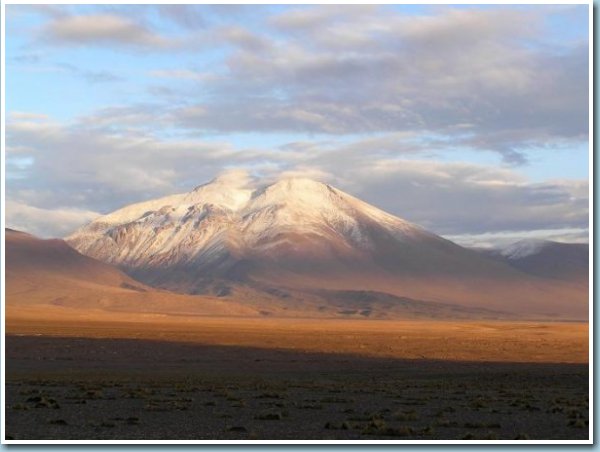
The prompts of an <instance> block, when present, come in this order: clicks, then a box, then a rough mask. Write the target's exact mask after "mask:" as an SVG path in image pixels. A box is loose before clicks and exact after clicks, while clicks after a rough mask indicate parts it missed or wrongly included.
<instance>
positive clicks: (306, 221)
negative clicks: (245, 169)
mask: <svg viewBox="0 0 600 452" xmlns="http://www.w3.org/2000/svg"><path fill="white" fill-rule="evenodd" d="M66 240H67V242H68V243H69V244H70V245H71V246H73V247H75V248H76V249H77V250H79V251H80V252H82V253H84V254H87V255H90V256H92V257H94V258H97V259H100V260H102V261H104V262H108V263H110V264H114V265H118V266H119V267H120V268H121V269H123V270H124V271H125V272H126V273H128V274H130V275H132V276H133V277H134V278H136V279H138V280H141V281H143V282H144V283H147V284H149V285H152V286H156V287H160V288H164V289H167V290H174V291H179V292H184V293H197V292H199V291H200V292H202V291H203V290H205V289H206V287H209V286H210V285H211V281H221V282H224V283H225V284H229V285H239V284H242V285H243V284H259V285H260V286H261V287H267V288H269V287H275V288H277V287H281V288H287V289H293V290H296V291H298V290H308V289H315V288H318V289H324V290H342V291H343V290H367V291H376V292H385V293H389V294H391V295H394V296H398V297H407V298H411V299H417V300H427V301H430V302H435V303H451V304H457V305H462V306H465V307H469V308H482V309H491V310H498V311H509V312H512V311H515V312H522V313H528V314H533V313H535V314H543V315H549V316H558V317H561V316H565V315H574V316H576V317H579V316H585V315H586V313H587V308H586V307H585V306H584V302H585V301H586V297H587V294H585V293H584V292H583V291H582V290H579V289H578V288H573V287H567V286H566V285H561V284H560V283H556V282H554V281H545V280H542V279H541V278H538V277H537V276H535V275H529V274H526V273H523V272H521V271H520V270H518V269H516V268H513V267H512V266H510V265H507V264H506V263H504V262H501V261H498V260H496V259H490V258H488V257H486V256H482V255H481V254H480V253H477V252H475V251H472V250H468V249H465V248H463V247H460V246H459V245H457V244H455V243H453V242H451V241H449V240H447V239H444V238H442V237H440V236H437V235H435V234H433V233H431V232H429V231H426V230H425V229H423V228H421V227H420V226H417V225H414V224H412V223H410V222H408V221H406V220H403V219H401V218H398V217H395V216H393V215H391V214H389V213H387V212H384V211H382V210H380V209H378V208H376V207H374V206H371V205H369V204H367V203H365V202H364V201H361V200H359V199H357V198H355V197H353V196H351V195H349V194H346V193H344V192H343V191H341V190H339V189H337V188H334V187H332V186H330V185H328V184H324V183H321V182H316V181H313V180H310V179H306V178H284V179H281V180H278V181H276V182H274V183H271V184H265V185H262V186H251V185H250V184H249V183H248V181H247V180H245V179H243V178H242V179H241V180H240V179H236V178H229V179H228V178H224V179H223V178H217V179H215V180H213V181H211V182H209V183H207V184H203V185H200V186H198V187H196V188H195V189H193V190H192V191H190V192H188V193H182V194H178V195H171V196H167V197H164V198H159V199H156V200H150V201H146V202H143V203H137V204H133V205H130V206H126V207H124V208H122V209H119V210H117V211H115V212H113V213H110V214H108V215H105V216H103V217H100V218H98V219H96V220H94V221H93V222H92V223H90V224H89V225H87V226H84V227H83V228H81V229H80V230H78V231H76V232H75V233H74V234H73V235H71V236H70V237H68V238H67V239H66Z"/></svg>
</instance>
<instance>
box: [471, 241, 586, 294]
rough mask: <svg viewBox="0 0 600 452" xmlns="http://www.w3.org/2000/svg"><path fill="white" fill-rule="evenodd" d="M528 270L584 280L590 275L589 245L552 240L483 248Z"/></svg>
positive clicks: (563, 278)
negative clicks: (489, 248)
mask: <svg viewBox="0 0 600 452" xmlns="http://www.w3.org/2000/svg"><path fill="white" fill-rule="evenodd" d="M482 252H484V253H486V254H487V255H489V256H492V257H494V258H496V259H499V260H502V261H504V262H506V263H508V264H509V265H511V266H512V267H514V268H516V269H519V270H521V271H523V272H525V273H529V274H532V275H536V276H539V277H542V278H549V279H561V280H565V281H574V282H577V281H579V282H581V283H582V284H585V285H587V281H588V278H589V245H588V244H585V243H559V242H553V241H550V240H521V241H519V242H516V243H513V244H511V245H509V246H507V247H504V248H501V249H493V250H485V251H482Z"/></svg>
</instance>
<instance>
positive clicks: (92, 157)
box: [7, 115, 589, 235]
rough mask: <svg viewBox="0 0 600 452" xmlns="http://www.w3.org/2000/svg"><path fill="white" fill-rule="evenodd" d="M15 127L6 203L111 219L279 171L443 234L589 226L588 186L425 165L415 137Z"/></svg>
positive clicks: (505, 171)
mask: <svg viewBox="0 0 600 452" xmlns="http://www.w3.org/2000/svg"><path fill="white" fill-rule="evenodd" d="M17 119H18V120H11V121H9V122H8V129H7V132H8V135H7V144H8V149H9V153H8V154H7V164H9V165H12V166H13V167H14V168H18V171H17V170H16V169H15V170H14V171H13V173H14V174H15V175H18V177H14V178H12V179H9V180H8V181H7V190H8V191H7V199H9V200H12V201H14V202H20V203H23V204H26V205H29V206H33V207H40V208H44V209H58V210H64V209H66V208H69V209H78V210H82V211H91V212H103V213H106V212H109V211H111V210H114V209H116V208H118V207H121V206H122V205H125V204H129V203H132V202H137V201H141V200H144V199H151V198H154V197H158V196H163V195H166V194H170V193H177V192H183V191H188V190H190V189H191V188H193V187H195V186H197V185H200V184H202V183H204V182H207V181H209V180H211V179H213V178H214V177H215V176H216V175H217V174H219V173H220V172H221V171H222V170H223V168H230V169H232V170H236V169H248V170H250V171H251V173H252V174H254V175H256V176H258V177H260V178H261V179H262V180H264V181H268V180H273V179H275V178H277V177H280V176H281V175H282V174H283V175H296V176H298V175H303V176H305V177H311V178H315V179H318V180H321V181H323V182H328V183H331V184H333V185H335V186H337V187H339V188H340V189H342V190H344V191H347V192H349V193H350V194H352V195H354V196H357V197H359V198H361V199H364V200H366V201H367V202H370V203H372V204H374V205H376V206H378V207H380V208H382V209H384V210H386V211H389V212H391V213H393V214H395V215H398V216H400V217H402V218H405V219H407V220H409V221H412V222H415V223H418V224H421V225H422V226H424V227H426V228H427V229H430V230H432V231H433V232H436V233H439V234H442V235H447V234H450V235H460V234H468V235H477V234H485V233H499V232H502V233H505V232H510V231H524V230H548V229H557V230H563V229H573V228H579V229H585V228H586V227H587V222H588V216H589V213H588V189H589V185H588V182H587V181H585V180H555V181H546V182H544V183H531V182H529V181H528V180H527V179H526V178H525V177H524V176H523V175H521V174H520V173H519V172H517V171H515V170H512V169H509V168H502V167H495V166H490V165H478V164H472V163H461V162H439V161H434V160H430V159H429V160H428V159H423V158H421V159H420V160H417V159H415V152H416V149H417V150H418V149H420V148H419V146H425V147H427V143H420V142H419V141H418V140H416V138H418V137H415V136H413V135H411V134H392V135H390V136H382V137H379V138H366V139H360V140H358V139H357V140H354V141H353V142H349V141H348V140H345V142H338V141H336V140H329V141H308V142H294V143H289V144H288V145H284V146H281V147H274V148H263V149H260V148H245V149H244V148H239V147H236V146H233V145H232V144H229V143H226V142H217V141H202V140H197V139H189V138H170V139H164V138H159V137H157V136H155V135H153V134H151V133H149V132H148V131H140V130H136V129H131V130H120V131H119V132H118V133H116V132H111V131H110V130H107V129H106V128H105V126H104V125H103V124H101V125H100V126H99V127H95V126H97V125H98V121H97V120H96V119H95V118H92V117H88V118H85V121H86V122H85V123H84V122H82V121H83V119H82V120H80V121H79V122H78V123H76V124H75V125H71V126H64V125H60V124H57V123H53V122H51V121H40V120H37V119H36V120H35V121H28V120H27V116H25V117H23V116H22V115H21V117H20V118H17ZM13 148H16V149H18V152H17V153H12V152H10V149H13ZM417 155H423V154H417ZM408 157H410V158H408ZM433 157H434V158H435V156H433ZM232 174H234V175H235V177H239V174H240V173H236V172H234V173H232ZM244 177H245V176H244Z"/></svg>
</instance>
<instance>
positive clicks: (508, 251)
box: [500, 239, 551, 259]
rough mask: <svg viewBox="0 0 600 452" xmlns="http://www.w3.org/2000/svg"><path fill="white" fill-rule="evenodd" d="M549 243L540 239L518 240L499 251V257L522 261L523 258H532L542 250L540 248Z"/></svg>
mask: <svg viewBox="0 0 600 452" xmlns="http://www.w3.org/2000/svg"><path fill="white" fill-rule="evenodd" d="M549 243H551V242H550V241H548V240H542V239H524V240H519V241H518V242H516V243H513V244H511V245H509V246H507V247H506V248H503V249H502V250H500V255H501V256H504V257H506V258H507V259H523V258H524V257H527V256H532V255H534V254H536V253H538V252H540V250H542V248H544V247H545V246H546V245H548V244H549Z"/></svg>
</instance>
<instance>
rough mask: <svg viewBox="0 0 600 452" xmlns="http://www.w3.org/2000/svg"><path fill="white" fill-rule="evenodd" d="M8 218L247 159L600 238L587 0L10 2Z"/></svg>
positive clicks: (493, 226) (487, 236)
mask: <svg viewBox="0 0 600 452" xmlns="http://www.w3.org/2000/svg"><path fill="white" fill-rule="evenodd" d="M5 20H6V41H5V44H6V56H5V64H6V66H5V67H6V99H5V105H6V112H7V115H6V166H5V176H6V224H7V226H8V227H13V228H16V229H20V230H24V231H27V232H30V233H33V234H36V235H39V236H41V237H64V236H66V235H68V234H70V233H71V232H73V231H74V230H75V229H76V228H78V227H79V226H81V225H83V224H85V223H87V222H89V221H91V220H92V219H94V218H96V217H97V216H99V215H101V214H105V213H108V212H111V211H113V210H115V209H117V208H119V207H122V206H124V205H127V204H130V203H133V202H139V201H144V200H148V199H152V198H156V197H159V196H164V195H167V194H172V193H180V192H185V191H189V190H191V189H193V188H194V187H196V186H198V185H200V184H202V183H205V182H208V181H210V180H211V179H213V178H215V177H216V176H217V175H219V174H220V173H222V172H224V171H229V170H238V169H244V170H246V171H248V172H249V173H251V174H252V175H253V176H254V177H255V178H256V179H257V180H259V181H262V180H264V181H267V180H273V179H274V178H279V177H287V176H302V177H310V178H314V179H317V180H320V181H323V182H327V183H330V184H332V185H334V186H335V187H337V188H339V189H341V190H343V191H346V192H347V193H350V194H352V195H353V196H356V197H358V198H361V199H363V200H365V201H367V202H369V203H371V204H373V205H375V206H377V207H379V208H381V209H383V210H386V211H388V212H390V213H392V214H395V215H397V216H399V217H401V218H404V219H406V220H408V221H412V222H414V223H417V224H420V225H421V226H423V227H425V228H426V229H428V230H430V231H432V232H435V233H437V234H440V235H443V236H445V237H447V238H450V239H451V240H454V241H456V242H458V243H460V244H463V245H467V246H502V245H504V244H507V243H510V242H514V241H516V240H520V239H524V238H547V239H551V240H559V241H569V242H586V241H587V240H588V221H589V213H588V204H589V176H588V174H589V171H588V164H589V163H588V161H589V130H588V127H589V126H588V124H589V122H588V111H589V110H588V109H589V102H590V100H589V82H588V70H589V66H588V65H589V61H588V60H589V49H588V45H589V30H588V6H587V5H530V6H522V5H481V6H478V5H466V6H464V5H463V6H452V5H431V6H428V5H351V6H348V5H345V6H342V5H307V6H302V5H283V6H282V5H261V6H249V5H212V6H211V5H7V6H6V18H5Z"/></svg>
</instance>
